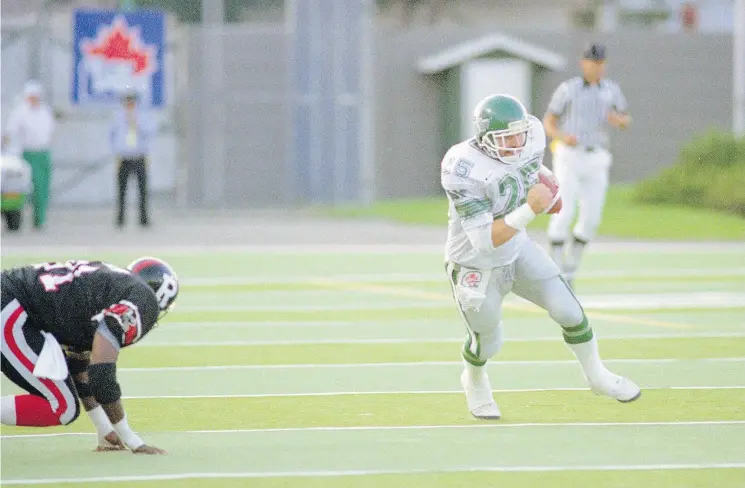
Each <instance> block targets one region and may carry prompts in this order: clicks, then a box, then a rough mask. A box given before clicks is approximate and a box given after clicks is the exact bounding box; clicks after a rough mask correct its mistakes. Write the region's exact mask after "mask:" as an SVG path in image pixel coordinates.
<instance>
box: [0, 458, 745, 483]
mask: <svg viewBox="0 0 745 488" xmlns="http://www.w3.org/2000/svg"><path fill="white" fill-rule="evenodd" d="M741 468H745V463H697V464H641V465H639V464H598V465H580V466H567V465H558V466H466V467H454V468H439V469H393V470H388V469H371V470H348V471H344V470H340V471H264V472H261V471H258V472H241V473H178V474H152V475H139V476H101V477H90V478H40V479H11V480H2V484H3V485H35V484H53V483H111V482H126V481H169V480H188V479H230V478H245V479H258V478H296V477H328V478H330V477H341V476H371V475H399V474H400V475H411V474H430V473H475V472H490V473H492V472H513V473H514V472H522V473H533V472H545V473H549V472H564V471H651V470H655V471H659V470H665V471H669V470H684V469H686V470H687V469H741Z"/></svg>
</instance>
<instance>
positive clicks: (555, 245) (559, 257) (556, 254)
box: [551, 241, 564, 270]
mask: <svg viewBox="0 0 745 488" xmlns="http://www.w3.org/2000/svg"><path fill="white" fill-rule="evenodd" d="M551 259H553V260H554V262H555V263H556V264H557V265H558V266H559V269H562V270H563V269H564V241H552V242H551Z"/></svg>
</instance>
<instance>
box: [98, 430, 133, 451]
mask: <svg viewBox="0 0 745 488" xmlns="http://www.w3.org/2000/svg"><path fill="white" fill-rule="evenodd" d="M126 449H127V446H125V445H124V441H122V439H121V437H119V434H117V433H116V432H115V431H113V430H112V431H111V432H109V433H108V434H106V435H103V436H102V435H101V434H99V435H98V447H96V451H98V452H107V451H124V450H126Z"/></svg>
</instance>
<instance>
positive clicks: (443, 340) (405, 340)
mask: <svg viewBox="0 0 745 488" xmlns="http://www.w3.org/2000/svg"><path fill="white" fill-rule="evenodd" d="M557 334H558V331H557ZM740 337H745V334H741V333H736V332H734V333H721V334H714V333H711V334H701V335H697V334H648V335H644V334H627V335H598V339H600V340H624V339H675V338H678V339H695V338H703V339H705V338H710V339H716V338H740ZM462 342H463V337H461V336H458V337H436V338H432V339H423V338H416V337H402V338H398V337H382V338H372V339H294V340H281V339H277V340H259V341H252V340H234V341H189V340H185V341H178V340H175V341H164V340H150V341H148V340H145V341H142V342H139V343H138V344H137V347H201V346H210V347H251V346H312V345H323V344H328V345H334V344H455V343H462ZM506 342H563V340H562V338H561V336H556V337H553V336H547V337H537V338H531V337H525V338H514V339H506Z"/></svg>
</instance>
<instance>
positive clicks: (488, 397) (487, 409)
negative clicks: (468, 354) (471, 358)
mask: <svg viewBox="0 0 745 488" xmlns="http://www.w3.org/2000/svg"><path fill="white" fill-rule="evenodd" d="M460 384H461V385H463V390H465V392H466V403H467V404H468V410H469V411H470V412H471V415H473V416H474V417H476V418H477V419H486V420H497V419H499V417H500V416H501V414H500V412H499V407H498V406H497V404H496V402H495V401H494V397H493V396H492V392H491V385H490V384H489V377H488V376H487V375H486V373H484V375H483V376H482V378H481V381H479V382H478V383H474V382H473V381H471V377H470V375H469V374H468V371H467V370H463V374H461V375H460Z"/></svg>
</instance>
